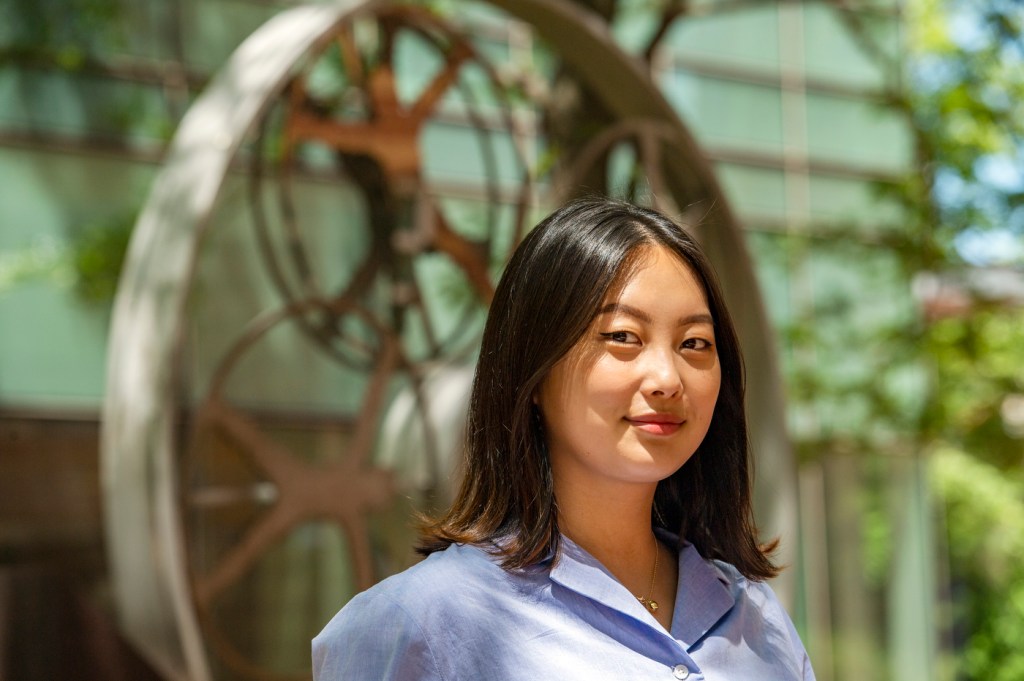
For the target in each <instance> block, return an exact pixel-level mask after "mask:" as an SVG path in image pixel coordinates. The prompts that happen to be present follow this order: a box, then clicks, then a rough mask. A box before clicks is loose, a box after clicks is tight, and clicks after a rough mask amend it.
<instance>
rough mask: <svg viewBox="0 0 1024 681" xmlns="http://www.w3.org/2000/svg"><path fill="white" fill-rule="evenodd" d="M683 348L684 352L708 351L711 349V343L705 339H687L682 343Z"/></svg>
mask: <svg viewBox="0 0 1024 681" xmlns="http://www.w3.org/2000/svg"><path fill="white" fill-rule="evenodd" d="M683 348H684V349H686V350H708V349H710V348H711V341H709V340H707V339H706V338H687V339H686V340H684V341H683Z"/></svg>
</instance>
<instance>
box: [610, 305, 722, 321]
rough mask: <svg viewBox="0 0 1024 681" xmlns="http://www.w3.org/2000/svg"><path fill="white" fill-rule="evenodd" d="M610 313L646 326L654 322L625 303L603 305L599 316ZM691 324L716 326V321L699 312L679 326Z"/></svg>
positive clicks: (687, 317) (686, 318)
mask: <svg viewBox="0 0 1024 681" xmlns="http://www.w3.org/2000/svg"><path fill="white" fill-rule="evenodd" d="M610 312H618V313H621V314H624V315H627V316H629V317H633V318H635V319H638V320H640V321H641V322H643V323H645V324H650V323H652V322H653V321H654V320H653V319H652V318H651V315H649V314H647V313H646V312H644V311H643V310H641V309H640V308H637V307H633V306H632V305H626V304H625V303H608V304H606V305H603V306H602V307H601V309H600V310H598V311H597V314H599V315H603V314H608V313H610ZM691 324H710V325H712V326H714V324H715V320H714V319H713V318H712V317H711V315H710V314H708V313H707V312H698V313H696V314H691V315H687V316H685V317H682V318H681V319H680V320H679V326H689V325H691Z"/></svg>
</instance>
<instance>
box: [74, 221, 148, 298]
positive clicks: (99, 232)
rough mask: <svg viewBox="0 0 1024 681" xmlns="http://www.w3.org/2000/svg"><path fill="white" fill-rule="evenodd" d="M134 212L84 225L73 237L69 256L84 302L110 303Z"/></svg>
mask: <svg viewBox="0 0 1024 681" xmlns="http://www.w3.org/2000/svg"><path fill="white" fill-rule="evenodd" d="M136 217H137V215H136V214H135V213H131V214H126V215H119V216H115V217H112V218H109V219H107V220H104V221H101V222H96V223H93V224H90V225H86V226H85V227H84V228H83V229H81V230H80V231H79V232H78V233H77V234H76V235H75V236H73V237H72V239H71V241H70V243H69V246H68V258H69V261H70V266H71V271H72V272H73V273H74V279H73V281H74V288H75V293H77V294H78V296H79V298H80V299H82V300H83V301H85V302H87V303H95V304H109V303H110V302H111V301H112V300H113V299H114V294H115V293H116V292H117V282H118V279H119V278H120V276H121V268H122V266H123V265H124V259H125V254H126V253H127V250H128V241H129V240H130V239H131V234H132V228H133V227H134V226H135V219H136Z"/></svg>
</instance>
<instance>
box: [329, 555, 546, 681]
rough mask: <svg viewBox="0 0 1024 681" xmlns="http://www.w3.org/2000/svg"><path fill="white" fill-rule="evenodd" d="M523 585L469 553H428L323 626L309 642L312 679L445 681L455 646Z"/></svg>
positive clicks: (496, 561) (496, 563)
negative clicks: (482, 618) (421, 680)
mask: <svg viewBox="0 0 1024 681" xmlns="http://www.w3.org/2000/svg"><path fill="white" fill-rule="evenodd" d="M530 583H531V580H530V579H529V578H528V577H527V578H526V579H523V577H522V576H521V575H516V574H514V573H507V572H506V571H505V570H503V569H502V568H501V566H500V558H498V557H496V556H493V555H491V554H489V553H488V552H486V551H485V550H483V549H481V548H479V547H476V546H471V545H452V546H449V547H448V548H447V549H445V550H443V551H438V552H436V553H432V554H431V555H429V556H427V558H425V559H424V560H422V561H420V562H419V563H417V564H416V565H414V566H413V567H411V568H409V569H408V570H405V571H404V572H401V573H399V574H397V575H394V576H392V577H389V578H387V579H385V580H383V581H382V582H380V583H378V584H376V585H374V586H373V587H371V588H369V589H367V590H366V591H363V592H362V593H360V594H358V595H356V596H355V597H353V598H352V600H350V601H349V602H348V603H347V604H346V605H345V607H343V608H342V609H341V611H340V612H339V613H338V614H337V615H335V616H334V618H333V619H332V620H331V621H330V622H328V623H327V625H326V626H325V627H324V629H323V631H321V632H320V633H319V634H318V635H317V636H316V638H314V639H313V669H314V674H313V676H314V679H316V680H317V681H328V680H330V681H334V680H335V679H353V678H359V679H398V678H406V679H409V678H414V679H434V678H453V676H457V675H455V674H453V673H452V669H451V665H452V664H454V662H453V660H456V661H457V659H458V656H453V655H452V651H453V650H455V649H456V648H457V647H458V645H459V641H461V640H465V638H466V637H467V636H470V635H473V634H474V632H475V631H476V630H477V629H479V627H480V621H481V615H482V614H485V615H486V616H487V617H490V616H492V615H493V614H494V613H495V612H500V611H501V610H502V609H503V608H505V607H507V605H508V601H509V600H510V598H515V597H516V593H518V592H520V591H522V589H523V588H529V587H528V585H529V584H530ZM524 585H526V586H525V587H524ZM477 635H479V633H478V632H477Z"/></svg>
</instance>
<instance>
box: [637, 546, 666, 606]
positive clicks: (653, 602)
mask: <svg viewBox="0 0 1024 681" xmlns="http://www.w3.org/2000/svg"><path fill="white" fill-rule="evenodd" d="M659 553H661V551H659V550H658V538H657V537H655V538H654V569H653V570H651V586H650V587H648V589H647V593H646V594H644V595H643V596H637V597H636V599H637V600H638V601H640V603H641V604H643V606H644V607H645V608H647V609H648V610H650V611H651V612H652V613H653V612H656V611H657V610H658V602H657V601H656V600H654V599H653V598H648V596H649V595H652V594H653V593H654V579H655V577H657V576H658V554H659Z"/></svg>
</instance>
